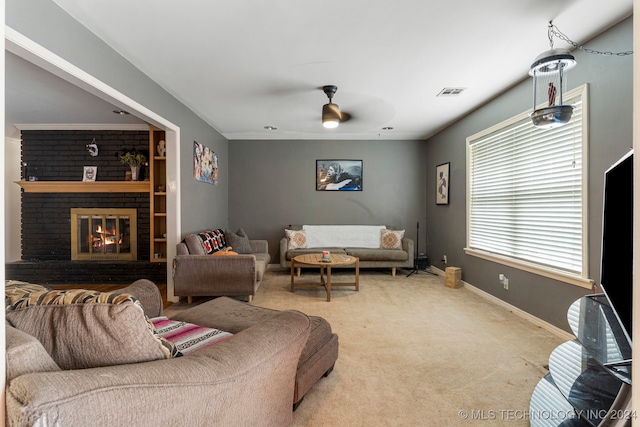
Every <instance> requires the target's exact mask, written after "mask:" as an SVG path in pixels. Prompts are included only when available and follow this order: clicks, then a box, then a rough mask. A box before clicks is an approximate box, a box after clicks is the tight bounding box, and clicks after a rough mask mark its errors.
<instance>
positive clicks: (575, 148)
mask: <svg viewBox="0 0 640 427" xmlns="http://www.w3.org/2000/svg"><path fill="white" fill-rule="evenodd" d="M574 92H576V93H575V94H573V96H571V95H570V94H567V95H566V98H565V104H569V105H573V106H574V110H573V116H572V118H571V121H570V122H569V123H568V124H566V125H564V126H560V127H557V128H552V129H541V128H536V127H535V126H533V124H532V123H531V119H530V118H529V115H528V114H525V113H523V114H521V115H520V116H517V117H514V118H513V119H511V120H508V121H506V122H504V124H501V125H498V126H496V127H494V128H492V129H491V130H489V131H486V132H483V133H480V134H478V136H473V137H470V138H468V140H467V142H468V171H467V172H468V173H467V177H468V180H469V181H468V190H469V192H468V197H469V199H468V216H467V221H468V224H467V229H468V233H467V248H468V249H471V250H478V251H482V252H486V253H490V254H495V255H498V256H501V257H506V258H508V259H511V260H514V261H515V262H519V261H521V262H525V263H527V264H532V265H534V266H538V267H540V268H542V269H554V270H560V271H563V272H567V273H569V274H571V275H578V276H580V277H583V278H584V277H586V274H587V266H586V265H585V264H586V262H587V261H586V260H587V257H586V256H585V254H586V253H587V252H586V248H585V246H586V245H585V243H586V242H585V238H584V236H585V230H584V227H585V224H586V201H585V199H586V194H585V188H583V185H584V183H585V182H586V181H585V177H586V170H585V168H584V164H583V155H584V153H586V148H585V140H586V137H585V136H584V135H583V132H584V130H583V129H584V127H583V118H584V117H585V112H584V111H583V110H584V108H583V107H584V106H585V104H586V103H584V102H583V91H582V90H579V91H574Z"/></svg>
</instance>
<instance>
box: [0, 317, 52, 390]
mask: <svg viewBox="0 0 640 427" xmlns="http://www.w3.org/2000/svg"><path fill="white" fill-rule="evenodd" d="M5 331H6V353H5V356H6V363H7V381H11V380H12V379H14V378H17V377H19V376H20V375H24V374H28V373H32V372H53V371H59V370H60V367H59V366H58V365H57V364H56V362H54V360H53V359H52V358H51V356H50V355H49V353H47V350H45V348H44V347H43V346H42V344H41V343H40V341H38V340H37V339H35V337H33V336H31V335H29V334H27V333H25V332H22V331H20V330H18V329H16V328H13V327H11V325H9V324H7V325H5Z"/></svg>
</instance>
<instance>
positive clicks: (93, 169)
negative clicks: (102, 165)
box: [82, 166, 98, 182]
mask: <svg viewBox="0 0 640 427" xmlns="http://www.w3.org/2000/svg"><path fill="white" fill-rule="evenodd" d="M97 174H98V167H97V166H85V167H84V174H83V175H82V181H83V182H93V181H95V180H96V175H97Z"/></svg>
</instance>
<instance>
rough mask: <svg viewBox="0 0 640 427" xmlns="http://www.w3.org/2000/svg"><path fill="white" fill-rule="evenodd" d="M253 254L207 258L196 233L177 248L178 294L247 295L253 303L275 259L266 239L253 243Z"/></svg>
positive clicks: (176, 276)
mask: <svg viewBox="0 0 640 427" xmlns="http://www.w3.org/2000/svg"><path fill="white" fill-rule="evenodd" d="M249 244H250V246H251V252H252V253H251V254H238V255H223V256H216V255H207V254H206V253H205V252H204V249H203V247H202V243H201V241H200V240H199V239H198V237H197V235H196V234H190V235H188V236H186V237H185V239H184V241H183V242H181V243H179V244H178V245H177V251H176V253H177V255H176V257H175V258H174V261H173V283H174V289H175V290H174V292H175V294H176V295H177V296H186V297H187V298H188V300H189V302H191V297H193V296H246V297H247V300H248V301H249V302H251V299H252V297H253V295H255V293H256V291H257V290H258V288H259V287H260V282H261V281H262V278H263V276H264V273H265V271H266V270H267V266H268V265H269V261H270V260H271V257H270V255H269V246H268V243H267V241H266V240H249Z"/></svg>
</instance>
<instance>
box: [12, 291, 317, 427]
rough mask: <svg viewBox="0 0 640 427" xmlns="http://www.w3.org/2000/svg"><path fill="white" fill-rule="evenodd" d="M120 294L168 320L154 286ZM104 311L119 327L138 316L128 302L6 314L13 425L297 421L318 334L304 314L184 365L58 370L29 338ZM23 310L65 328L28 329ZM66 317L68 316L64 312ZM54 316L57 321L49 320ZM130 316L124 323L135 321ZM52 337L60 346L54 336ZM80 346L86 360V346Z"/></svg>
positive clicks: (277, 317)
mask: <svg viewBox="0 0 640 427" xmlns="http://www.w3.org/2000/svg"><path fill="white" fill-rule="evenodd" d="M118 293H125V294H126V293H128V294H131V295H134V296H136V297H137V298H138V299H139V300H140V302H142V304H143V307H144V309H145V311H146V313H147V315H148V316H150V317H154V316H158V315H160V314H161V313H162V300H161V298H160V293H159V292H158V289H157V287H156V286H155V284H153V283H152V282H149V281H148V280H139V281H137V282H135V283H133V284H132V285H131V286H129V287H128V288H125V289H123V290H121V291H119V292H118ZM103 295H105V294H103ZM122 296H123V297H124V296H126V295H122ZM5 299H6V297H5ZM5 302H6V301H5ZM196 308H197V307H196ZM67 309H70V311H68V310H67ZM105 309H106V310H107V311H108V316H107V317H106V318H109V319H112V320H113V319H114V317H112V316H113V315H114V314H115V313H116V312H118V313H120V316H119V317H117V318H119V319H122V316H125V315H126V316H129V317H131V315H132V314H135V312H136V310H138V308H137V305H136V304H134V303H132V302H131V301H130V300H127V301H125V302H124V303H122V304H114V305H108V304H107V303H106V302H104V303H99V304H76V305H75V306H73V307H70V306H64V308H63V307H61V306H55V305H48V306H44V307H29V308H20V309H17V310H12V312H11V313H10V312H9V309H7V314H8V316H7V319H8V321H7V324H6V362H7V384H6V422H7V425H8V426H65V427H74V426H82V427H85V426H93V427H101V426H105V427H107V426H108V427H112V426H137V427H141V426H149V427H157V426H183V425H189V426H231V425H238V426H240V425H242V426H258V425H264V426H266V425H268V426H286V425H289V424H290V423H291V421H292V400H293V394H294V387H293V384H294V378H295V376H296V367H297V364H298V363H299V359H300V355H301V352H302V349H303V347H304V346H305V344H306V343H307V341H308V339H309V334H310V329H311V324H310V320H309V317H307V316H306V315H304V314H302V313H299V312H295V311H282V312H274V313H271V315H270V316H269V317H268V318H265V319H264V320H263V321H261V322H259V323H257V324H255V325H253V326H251V327H249V328H247V329H244V330H242V331H237V333H236V334H235V335H233V336H232V337H230V338H228V339H226V340H224V341H222V342H220V343H217V344H215V345H213V346H211V347H208V348H205V349H202V350H199V351H198V352H195V353H193V354H190V355H188V356H184V357H176V358H168V359H162V358H161V359H158V360H153V361H141V362H138V363H125V364H120V365H113V366H101V367H91V368H85V369H61V368H60V367H59V366H58V363H57V362H56V361H54V360H53V358H52V356H50V354H52V351H51V350H50V349H46V350H45V347H44V345H46V346H47V347H50V346H51V343H50V342H47V341H46V340H42V338H40V340H39V339H36V338H35V337H34V336H32V335H31V334H29V333H26V332H24V329H29V328H30V327H34V328H35V329H34V330H35V331H37V333H38V334H42V333H45V334H46V333H48V332H51V331H46V328H56V331H59V332H62V331H64V330H65V329H64V328H65V326H67V323H66V322H65V319H66V318H68V317H67V315H72V316H74V315H78V314H81V315H83V316H85V315H86V314H87V312H93V311H104V310H105ZM22 310H27V313H29V312H30V310H37V311H34V312H33V313H31V314H34V315H35V316H34V317H33V318H34V319H36V318H39V317H40V315H44V316H45V317H46V318H47V319H48V320H52V319H58V321H59V324H53V323H48V322H47V323H38V322H34V323H37V324H35V325H34V324H32V325H29V324H28V323H27V324H25V323H24V319H25V317H24V316H22V315H23V314H24V312H23V311H22ZM59 310H64V314H62V313H61V312H60V311H59ZM78 310H79V311H78ZM114 310H115V311H114ZM119 310H123V311H122V312H120V311H119ZM187 312H188V310H187ZM187 312H185V313H186V314H185V315H187V316H188V313H187ZM52 313H57V315H54V316H51V314H52ZM70 313H71V314H70ZM61 314H62V315H61ZM60 315H61V316H60ZM129 317H126V318H125V319H124V321H125V322H133V320H131V319H129ZM28 318H29V317H27V319H28ZM198 319H199V321H201V322H202V323H205V324H203V325H202V326H207V327H212V328H215V327H216V325H214V324H206V323H207V321H206V316H199V317H198ZM103 320H104V319H103ZM12 322H13V323H12ZM14 323H15V324H20V325H21V328H23V330H19V329H17V328H15V327H13V326H12V325H13V324H14ZM110 323H111V321H109V322H107V324H100V322H97V323H96V322H94V321H86V322H78V321H77V320H76V321H75V322H74V323H72V324H74V325H76V328H75V329H77V331H75V330H74V331H72V332H73V333H74V334H77V335H78V336H77V337H76V339H77V340H79V341H82V337H84V336H85V334H83V333H78V331H83V328H94V329H98V330H99V329H100V328H102V327H105V328H108V327H109V326H110V325H109V324H110ZM123 329H125V330H121V331H120V333H119V334H117V335H114V336H111V337H109V341H110V342H111V344H112V345H111V347H112V348H111V350H113V347H114V345H113V343H114V342H115V341H117V340H122V339H123V337H127V336H128V335H127V334H128V331H126V328H123ZM43 330H45V331H44V332H43ZM86 332H88V331H86ZM72 335H73V334H72ZM52 336H55V339H59V337H58V336H56V334H53V335H52ZM146 338H149V339H151V338H150V336H147V337H145V339H146ZM43 342H44V343H46V344H43ZM118 343H120V344H121V341H118ZM131 344H133V345H134V346H135V345H136V344H137V343H131ZM74 347H75V350H77V351H80V352H81V353H82V352H84V350H83V348H82V347H81V348H78V346H77V345H76V346H74ZM86 352H87V354H89V353H98V352H99V350H96V348H94V346H93V345H87V346H86ZM53 353H55V351H54V352H53ZM134 353H135V352H134ZM97 356H101V355H100V354H98V355H97ZM134 356H135V355H134Z"/></svg>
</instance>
